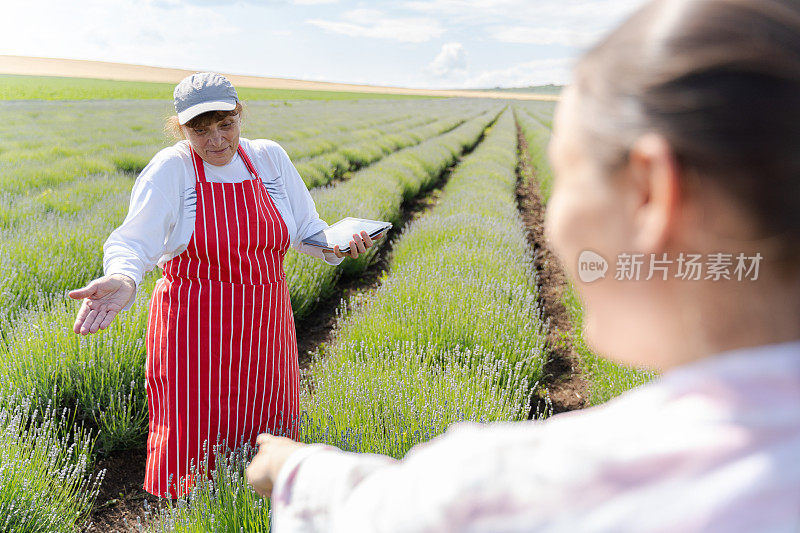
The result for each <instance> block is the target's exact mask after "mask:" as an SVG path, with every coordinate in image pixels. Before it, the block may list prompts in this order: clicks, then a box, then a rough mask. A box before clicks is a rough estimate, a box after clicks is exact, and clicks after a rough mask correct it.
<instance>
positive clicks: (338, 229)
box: [303, 217, 392, 257]
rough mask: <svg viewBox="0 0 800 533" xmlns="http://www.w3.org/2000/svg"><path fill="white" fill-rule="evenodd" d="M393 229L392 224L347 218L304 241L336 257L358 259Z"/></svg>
mask: <svg viewBox="0 0 800 533" xmlns="http://www.w3.org/2000/svg"><path fill="white" fill-rule="evenodd" d="M391 227H392V224H391V222H383V221H380V220H368V219H364V218H353V217H347V218H343V219H342V220H340V221H339V222H336V223H335V224H332V225H330V226H329V227H327V228H326V229H324V230H322V231H320V232H319V233H316V234H314V235H312V236H311V237H308V238H306V239H303V243H304V244H307V245H309V246H317V247H319V248H322V249H323V251H328V252H333V253H334V254H335V255H336V257H344V256H345V255H350V256H351V257H358V255H359V254H363V253H364V252H366V249H367V248H369V247H370V246H372V242H373V241H374V240H377V239H380V238H381V237H382V236H383V234H384V233H385V232H386V231H387V230H388V229H389V228H391Z"/></svg>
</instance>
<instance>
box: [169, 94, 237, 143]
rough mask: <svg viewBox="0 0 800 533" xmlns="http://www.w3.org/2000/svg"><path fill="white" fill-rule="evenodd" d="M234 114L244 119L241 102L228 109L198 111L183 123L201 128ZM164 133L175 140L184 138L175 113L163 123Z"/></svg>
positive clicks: (190, 126)
mask: <svg viewBox="0 0 800 533" xmlns="http://www.w3.org/2000/svg"><path fill="white" fill-rule="evenodd" d="M236 115H239V120H242V119H244V106H243V105H242V103H241V102H237V103H236V107H235V108H233V109H232V110H230V111H206V112H205V113H200V114H199V115H197V116H196V117H194V118H193V119H192V120H190V121H189V122H187V123H186V124H184V126H186V127H187V128H201V127H203V126H207V125H208V124H211V123H212V122H219V121H220V120H224V119H226V118H228V117H232V116H236ZM164 133H166V134H167V135H168V136H171V137H173V138H174V139H176V140H182V139H185V138H186V137H185V136H184V135H183V130H181V125H180V123H179V122H178V117H177V116H176V115H173V116H171V117H167V120H166V122H165V124H164Z"/></svg>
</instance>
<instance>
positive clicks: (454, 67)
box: [428, 43, 467, 78]
mask: <svg viewBox="0 0 800 533" xmlns="http://www.w3.org/2000/svg"><path fill="white" fill-rule="evenodd" d="M428 72H430V73H431V74H433V75H434V76H436V77H437V78H455V77H457V76H463V75H465V74H466V73H467V52H466V51H465V50H464V46H463V45H462V44H461V43H445V44H443V45H442V49H441V51H440V52H439V54H438V55H437V56H436V57H435V58H434V59H433V61H431V62H430V64H429V65H428Z"/></svg>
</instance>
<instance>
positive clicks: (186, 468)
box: [70, 73, 372, 498]
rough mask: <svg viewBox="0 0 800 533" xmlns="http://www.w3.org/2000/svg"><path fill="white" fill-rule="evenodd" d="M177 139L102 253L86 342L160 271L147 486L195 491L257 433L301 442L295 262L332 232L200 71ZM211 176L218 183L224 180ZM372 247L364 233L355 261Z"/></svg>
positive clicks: (81, 322)
mask: <svg viewBox="0 0 800 533" xmlns="http://www.w3.org/2000/svg"><path fill="white" fill-rule="evenodd" d="M175 108H176V111H177V117H173V119H172V125H173V127H174V128H175V129H176V130H178V131H180V132H181V134H182V135H183V137H185V140H183V141H181V142H179V143H177V144H176V145H175V146H173V147H170V148H167V149H165V150H162V151H161V152H159V154H157V155H156V157H154V158H153V160H152V161H151V162H150V164H148V166H147V167H146V168H145V169H144V170H143V171H142V173H141V174H140V176H139V177H138V178H137V182H136V184H135V185H134V190H133V193H132V195H131V206H130V209H129V213H128V216H127V217H126V219H125V221H124V222H123V224H122V226H120V227H119V228H118V229H117V230H115V232H114V233H112V235H111V236H110V237H109V239H108V240H107V241H106V244H105V245H104V270H105V274H106V275H105V276H103V277H102V278H99V279H97V280H94V281H93V282H91V283H90V284H89V285H88V286H87V287H85V288H83V289H78V290H75V291H72V293H70V296H72V297H73V298H76V299H77V298H84V302H83V305H82V306H81V309H80V311H79V313H78V317H77V319H76V322H75V328H74V329H75V332H76V333H81V334H88V333H94V332H96V331H98V330H99V329H103V328H105V327H107V326H108V325H109V324H110V323H111V320H112V319H113V318H114V316H116V314H117V313H118V312H120V311H121V310H124V309H126V308H129V307H130V306H131V304H132V302H133V299H134V298H133V296H134V294H135V290H136V286H138V284H139V283H140V282H141V279H142V276H143V274H144V273H145V272H146V271H147V270H150V269H151V268H153V266H154V265H155V264H158V265H159V266H161V267H162V269H163V272H164V275H163V277H162V278H161V279H159V280H158V282H157V283H156V287H155V290H154V291H153V295H152V299H151V302H150V317H149V322H148V328H147V342H146V345H147V366H146V372H145V373H146V379H147V396H148V406H149V435H148V438H147V465H146V472H145V481H144V488H145V490H147V491H148V492H150V493H152V494H155V495H158V496H165V497H170V498H176V497H178V496H180V495H181V494H184V493H186V492H187V491H188V490H189V489H190V488H191V486H192V485H193V481H194V479H193V478H194V472H195V471H197V470H198V468H199V467H200V466H201V465H202V463H203V461H204V459H205V460H207V462H208V468H209V471H210V470H211V469H212V468H213V467H214V453H209V452H213V450H214V447H215V446H217V445H222V444H224V445H226V446H227V447H229V448H233V447H235V446H239V445H242V444H243V443H249V444H250V445H254V444H255V438H256V436H257V435H258V434H259V433H262V432H270V433H273V434H279V435H286V436H290V437H292V438H296V437H297V423H298V419H299V371H298V362H297V342H296V339H295V327H294V318H293V314H292V308H291V303H290V301H289V291H288V288H287V285H286V277H285V274H284V272H283V258H284V256H285V254H286V252H287V250H288V248H289V246H290V244H292V243H293V242H294V245H295V247H297V248H298V249H299V250H300V251H301V252H305V253H309V254H310V255H314V256H317V257H319V258H320V259H323V260H325V261H327V262H329V263H330V264H338V263H339V262H341V261H342V258H343V257H344V254H342V253H341V252H340V251H339V250H338V248H336V249H335V250H334V254H333V255H329V256H326V255H323V254H322V253H321V252H320V251H318V249H314V248H311V247H305V246H304V245H302V244H301V242H300V241H301V240H302V238H304V237H306V236H309V235H312V234H314V233H316V232H318V231H320V230H321V229H324V228H325V227H327V224H325V222H324V221H321V220H320V219H319V216H318V215H317V213H316V209H315V207H314V203H313V200H312V199H311V196H310V195H309V194H308V190H307V189H306V188H305V185H303V184H302V181H301V180H300V178H299V176H298V175H297V171H296V170H295V169H294V166H293V165H292V164H291V161H289V158H288V156H287V155H286V152H285V151H283V149H281V148H280V147H279V146H278V145H277V144H276V143H274V142H272V141H266V140H263V139H262V140H248V139H243V138H240V137H239V124H240V117H241V110H242V108H241V104H240V103H239V100H238V96H237V94H236V91H235V89H234V88H233V86H232V85H231V84H230V82H229V81H228V80H227V79H226V78H224V77H223V76H220V75H218V74H212V73H201V74H195V75H192V76H189V77H188V78H186V79H184V80H183V81H182V82H181V83H180V84H178V86H177V87H176V89H175ZM212 178H213V179H212ZM371 245H372V241H371V240H370V238H369V236H368V235H367V234H366V233H362V234H361V235H354V236H353V241H352V242H351V252H350V254H349V255H350V256H352V257H357V256H358V255H359V254H360V253H364V251H365V250H366V248H368V247H370V246H371Z"/></svg>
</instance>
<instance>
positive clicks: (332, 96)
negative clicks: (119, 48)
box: [0, 74, 435, 101]
mask: <svg viewBox="0 0 800 533" xmlns="http://www.w3.org/2000/svg"><path fill="white" fill-rule="evenodd" d="M174 88H175V85H174V84H172V83H156V82H144V81H118V80H99V79H93V78H61V77H57V76H20V75H13V74H0V100H171V99H172V91H173V89H174ZM236 90H237V92H238V93H239V97H240V98H241V99H242V100H245V101H248V100H362V99H365V98H380V99H395V98H432V97H431V96H421V95H408V94H382V93H358V92H344V91H316V90H304V89H255V88H250V87H240V88H237V89H236ZM434 98H435V97H434Z"/></svg>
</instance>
